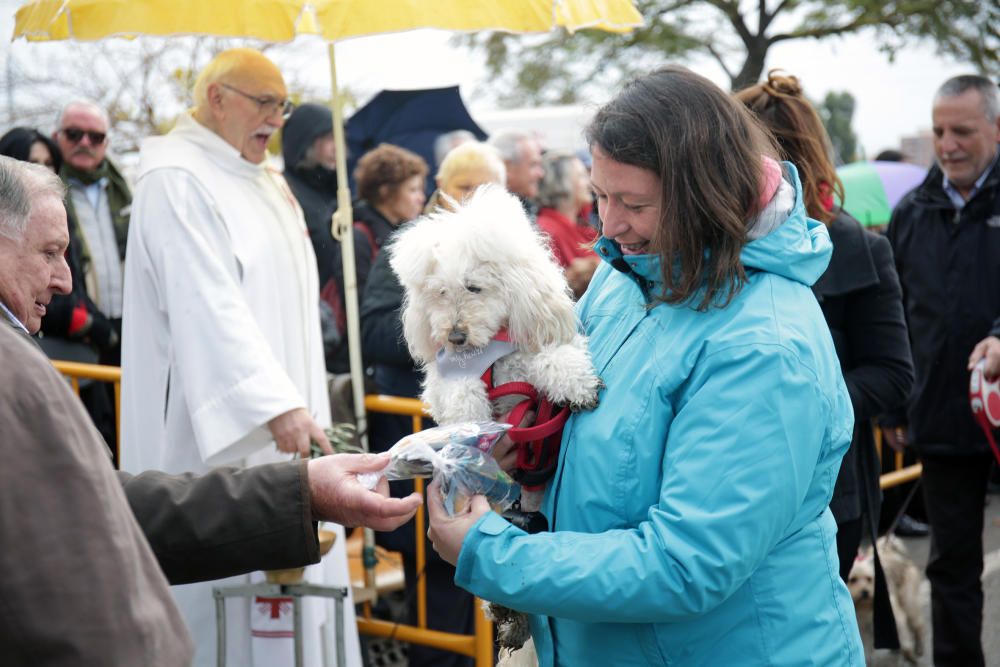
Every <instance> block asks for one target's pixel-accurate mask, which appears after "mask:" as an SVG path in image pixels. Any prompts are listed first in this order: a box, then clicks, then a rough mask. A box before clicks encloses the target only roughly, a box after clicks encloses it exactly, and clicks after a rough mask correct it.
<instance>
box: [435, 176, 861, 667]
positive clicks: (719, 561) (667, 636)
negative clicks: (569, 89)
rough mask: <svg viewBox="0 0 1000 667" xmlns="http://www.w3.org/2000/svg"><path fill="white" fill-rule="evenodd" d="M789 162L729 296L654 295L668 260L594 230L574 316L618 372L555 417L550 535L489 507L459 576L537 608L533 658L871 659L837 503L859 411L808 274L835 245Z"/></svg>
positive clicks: (605, 661)
mask: <svg viewBox="0 0 1000 667" xmlns="http://www.w3.org/2000/svg"><path fill="white" fill-rule="evenodd" d="M785 175H786V179H787V181H788V182H791V183H792V184H793V186H794V201H795V203H794V207H793V208H792V210H791V212H790V213H789V214H787V217H786V218H785V219H784V222H783V223H781V224H780V226H777V227H776V228H775V229H773V231H771V232H770V233H768V234H767V235H766V236H764V237H763V238H758V239H756V240H753V241H751V242H749V243H748V244H747V245H746V246H745V247H744V249H743V251H742V254H741V258H742V260H743V263H744V265H745V267H746V271H747V276H748V282H747V284H745V285H744V286H743V288H742V290H741V291H740V292H739V294H738V295H737V296H736V297H735V298H734V300H733V301H732V302H731V303H730V304H729V305H728V306H727V307H725V308H721V309H720V308H712V309H710V310H708V311H707V312H698V311H697V310H695V309H694V308H692V307H685V306H669V305H666V304H663V303H660V304H658V305H656V306H654V307H652V308H648V307H647V302H646V299H645V297H644V294H643V291H644V290H643V289H641V288H640V283H642V282H644V281H645V287H646V288H647V291H650V292H653V293H655V291H656V290H657V289H659V288H661V287H662V281H661V279H660V268H659V263H658V258H657V257H655V256H653V255H644V256H626V257H624V258H622V255H621V253H620V251H619V250H618V247H617V245H616V244H614V243H613V242H611V241H609V240H608V239H601V240H600V242H599V244H598V246H597V248H598V252H599V254H600V255H601V256H602V258H603V259H605V260H606V263H605V264H603V265H602V266H601V267H600V268H599V269H598V271H597V273H596V274H595V275H594V278H593V280H592V282H591V284H590V288H589V290H588V291H587V293H586V294H585V295H584V297H583V299H582V300H581V301H580V303H579V314H580V317H581V320H582V322H583V325H584V327H585V329H586V333H587V335H588V336H589V337H590V350H591V354H592V355H593V359H594V363H595V366H596V368H597V370H598V372H599V373H600V375H601V377H602V378H603V380H604V382H605V384H606V389H604V390H603V391H602V392H601V396H600V405H599V406H598V407H597V409H595V410H593V411H592V412H585V413H579V414H575V415H574V416H573V417H572V418H571V419H570V420H569V422H568V423H567V425H566V428H565V431H564V433H563V439H562V448H561V451H560V457H559V465H558V469H557V471H556V473H555V476H554V478H553V479H552V481H551V483H550V485H549V488H548V491H547V494H546V498H545V502H544V505H543V511H544V513H545V515H546V516H547V517H548V519H549V525H550V527H551V529H552V530H553V532H549V533H542V534H537V535H528V534H526V533H524V532H522V531H521V530H519V529H517V528H515V527H513V526H512V525H510V524H509V523H507V522H506V521H505V520H503V519H502V518H501V517H500V516H498V515H497V514H495V513H492V512H491V513H488V514H486V515H485V516H483V517H482V518H481V519H480V520H479V521H478V522H477V523H476V525H475V526H474V527H473V528H472V529H471V530H470V531H469V533H468V535H467V536H466V538H465V541H464V543H463V545H462V551H461V554H460V556H459V561H458V565H457V572H456V576H455V580H456V582H457V583H458V584H459V585H461V586H463V587H464V588H467V589H468V590H470V591H472V592H473V593H475V594H476V595H478V596H480V597H482V598H484V599H487V600H493V601H496V602H499V603H501V604H504V605H508V606H510V607H512V608H515V609H520V610H523V611H526V612H528V613H530V614H532V617H531V630H532V635H533V636H534V638H535V643H536V648H537V651H538V655H539V664H540V665H541V667H546V666H549V665H566V666H572V667H581V666H588V665H593V666H598V665H600V666H602V667H604V666H615V667H619V666H620V667H624V666H627V665H685V666H687V665H726V666H729V665H822V666H824V667H831V666H833V665H852V666H853V665H863V664H864V658H863V655H862V649H861V641H860V637H859V635H858V628H857V623H856V620H855V616H854V608H853V606H852V604H851V599H850V596H849V594H848V591H847V588H846V587H845V586H844V584H843V583H842V581H841V580H840V578H839V576H838V561H837V552H836V539H835V537H836V530H837V529H836V525H835V523H834V520H833V516H832V515H831V513H830V511H829V509H828V505H829V503H830V497H831V494H832V492H833V485H834V481H835V480H836V478H837V471H838V470H839V468H840V460H841V457H842V456H843V455H844V452H845V451H846V450H847V447H848V445H849V443H850V440H851V433H852V429H853V422H854V419H853V414H852V409H851V402H850V398H849V396H848V393H847V389H846V387H845V385H844V382H843V379H842V377H841V372H840V367H839V364H838V362H837V355H836V353H835V352H834V347H833V342H832V340H831V337H830V334H829V331H828V329H827V326H826V323H825V321H824V319H823V314H822V313H821V312H820V308H819V306H818V305H817V303H816V299H815V297H814V296H813V294H812V292H811V291H810V289H809V286H810V285H811V284H812V283H813V282H815V281H816V279H817V278H818V277H819V276H820V275H821V274H822V273H823V271H824V270H825V268H826V266H827V263H828V262H829V259H830V255H831V248H832V246H831V244H830V237H829V234H828V233H827V231H826V229H825V227H824V226H823V225H822V224H820V223H818V222H816V221H814V220H810V219H808V218H807V217H806V214H805V211H804V208H803V205H802V202H801V186H800V185H799V181H798V176H797V175H796V173H795V170H794V167H792V166H791V165H788V164H786V165H785ZM786 187H787V183H786ZM615 259H619V260H620V261H619V262H618V264H619V266H621V261H624V262H626V263H627V265H628V267H629V268H630V269H631V271H632V272H633V273H631V274H630V273H625V272H623V271H620V270H616V269H615V268H612V266H610V264H609V262H610V261H613V260H615ZM649 281H651V282H652V284H650V282H649Z"/></svg>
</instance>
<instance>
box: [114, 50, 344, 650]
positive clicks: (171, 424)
mask: <svg viewBox="0 0 1000 667" xmlns="http://www.w3.org/2000/svg"><path fill="white" fill-rule="evenodd" d="M194 102H195V107H194V109H192V110H191V111H190V112H188V113H185V114H182V115H181V116H180V118H179V119H178V120H177V124H176V125H175V126H174V129H173V130H171V131H170V133H169V134H167V135H166V136H163V137H154V138H150V139H147V140H146V141H145V142H144V144H143V146H142V152H141V155H140V162H139V170H138V175H137V178H136V190H135V201H134V203H133V206H132V223H131V231H130V234H129V254H128V258H127V261H126V263H125V303H124V309H125V320H124V322H125V328H124V331H123V347H122V442H123V443H125V445H124V447H123V448H122V468H123V469H125V470H127V471H133V472H138V471H141V470H146V469H149V468H156V469H159V470H163V471H165V472H170V473H179V472H182V471H188V470H190V471H194V472H204V471H207V470H208V469H209V468H210V467H211V466H214V465H219V464H227V465H239V466H245V465H253V464H258V463H267V462H273V461H279V460H283V459H288V458H289V457H290V456H291V454H293V453H298V454H302V455H305V456H308V455H309V451H310V441H315V442H317V443H320V445H321V446H322V447H323V448H324V449H329V443H328V441H327V438H326V435H325V434H324V431H323V427H326V426H329V424H330V405H329V397H328V394H327V389H326V369H325V367H324V362H323V343H322V337H321V335H320V323H319V305H318V304H319V278H318V274H317V269H316V258H315V255H314V253H313V250H312V245H311V242H310V239H309V234H308V232H307V229H306V225H305V221H304V220H303V215H302V209H301V208H300V207H299V205H298V203H297V202H296V200H295V197H294V195H293V194H292V192H291V190H289V188H288V185H287V184H286V183H285V180H284V179H283V178H282V176H281V173H280V172H279V171H277V170H276V169H274V168H273V167H272V166H270V165H269V164H268V162H267V157H268V152H267V150H268V143H269V141H270V140H271V138H272V136H273V135H274V133H275V132H277V131H278V130H279V129H281V127H282V126H283V125H284V122H285V118H286V117H287V114H288V113H289V111H290V106H291V105H290V104H289V102H288V91H287V89H286V87H285V82H284V79H283V78H282V76H281V72H280V71H279V70H278V68H277V67H276V66H275V65H274V63H272V62H271V61H270V60H268V59H267V58H266V57H265V56H264V55H263V54H261V53H260V52H258V51H255V50H253V49H232V50H229V51H224V52H223V53H221V54H219V55H218V56H216V58H215V59H214V60H213V61H212V62H211V63H209V64H208V66H207V67H206V68H205V69H204V70H203V71H202V72H201V74H200V75H199V76H198V79H197V81H196V82H195V87H194ZM306 576H307V578H308V579H310V580H311V581H322V582H325V583H329V584H333V585H345V584H347V582H348V574H347V559H346V552H345V550H344V536H343V532H341V533H340V538H339V539H338V540H337V541H336V543H335V546H334V549H333V551H332V552H331V554H330V555H328V556H327V560H326V561H325V562H324V563H322V564H320V565H319V566H315V567H314V568H310V571H308V572H307V575H306ZM245 582H246V579H245V577H244V578H240V579H239V581H235V580H234V581H229V583H245ZM216 585H217V584H216ZM211 587H212V586H211V585H210V584H193V585H189V586H185V587H183V588H181V589H175V591H174V592H175V597H176V599H177V602H178V606H179V607H180V609H181V612H182V614H183V615H184V618H185V620H186V621H187V623H188V627H190V628H191V630H192V633H193V635H194V639H195V645H196V655H195V662H194V664H195V665H214V664H215V661H216V646H215V610H214V603H213V599H212V593H211ZM230 604H244V605H248V603H247V602H242V603H239V602H232V603H230ZM262 607H266V605H252V606H249V605H248V606H246V607H245V608H244V609H243V610H242V612H241V614H239V615H232V613H231V616H232V618H244V619H246V618H249V619H250V620H251V623H250V626H249V627H248V626H246V625H243V626H241V627H234V626H233V625H232V624H231V625H230V630H231V631H230V633H229V639H228V641H227V650H228V654H229V663H230V664H240V665H277V666H281V665H285V664H288V665H291V664H292V658H293V654H292V642H291V640H290V638H288V637H287V636H281V635H282V633H283V632H285V631H290V630H291V627H292V625H291V622H292V619H291V618H290V614H286V615H283V616H281V618H280V619H278V620H277V621H272V620H271V619H270V618H269V615H270V613H269V609H270V608H269V607H267V609H266V611H268V613H263V612H261V611H260V609H261V608H262ZM353 609H354V606H353V604H352V603H351V602H350V601H348V603H347V604H346V605H345V619H344V620H345V625H344V627H345V628H354V627H355V623H354V614H353ZM231 611H232V610H231ZM261 615H262V616H263V618H261ZM322 616H323V613H322V611H321V609H317V608H313V610H312V611H311V612H310V611H307V615H306V616H305V617H304V626H303V627H304V640H305V641H304V643H305V645H306V646H307V647H309V646H311V647H312V648H311V649H309V651H307V660H306V663H307V664H309V665H317V664H319V659H320V651H319V649H318V647H319V646H320V640H319V636H320V635H319V628H320V624H321V623H322V622H323V618H322ZM286 622H287V628H286V627H284V625H282V624H285V623H286ZM275 623H277V624H278V626H280V627H276V626H275ZM251 629H253V631H254V632H255V633H256V634H254V635H253V640H252V641H251ZM234 632H235V633H236V634H234ZM276 635H277V636H276ZM347 646H348V654H349V656H350V657H351V659H350V660H349V661H348V663H349V664H352V665H359V664H360V650H359V644H358V641H357V635H356V634H349V635H348V640H347ZM313 649H315V650H313ZM310 654H311V655H312V657H311V658H309V657H308V656H309V655H310Z"/></svg>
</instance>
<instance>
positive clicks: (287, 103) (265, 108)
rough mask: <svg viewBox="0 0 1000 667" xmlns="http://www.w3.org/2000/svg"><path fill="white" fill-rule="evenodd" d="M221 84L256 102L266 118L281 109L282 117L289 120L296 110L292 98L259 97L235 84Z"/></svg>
mask: <svg viewBox="0 0 1000 667" xmlns="http://www.w3.org/2000/svg"><path fill="white" fill-rule="evenodd" d="M219 85H220V86H222V87H223V88H225V89H226V90H231V91H233V92H234V93H237V94H238V95H242V96H243V97H245V98H247V99H248V100H250V101H252V102H256V103H257V107H258V109H260V112H261V113H262V114H264V117H265V118H270V117H271V116H273V115H274V114H275V113H277V112H279V111H280V112H281V119H282V120H288V117H289V116H291V115H292V112H293V111H295V105H294V104H292V101H291V100H277V99H275V98H273V97H267V96H264V97H257V96H256V95H251V94H250V93H244V92H243V91H242V90H240V89H239V88H234V87H233V86H230V85H228V84H225V83H221V82H220V83H219Z"/></svg>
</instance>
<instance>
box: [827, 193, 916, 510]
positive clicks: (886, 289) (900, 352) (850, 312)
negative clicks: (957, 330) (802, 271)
mask: <svg viewBox="0 0 1000 667" xmlns="http://www.w3.org/2000/svg"><path fill="white" fill-rule="evenodd" d="M829 230H830V238H831V240H832V241H833V257H832V258H831V260H830V266H829V267H828V268H827V270H826V272H825V273H824V274H823V275H822V276H820V279H819V280H818V281H817V282H816V284H815V285H814V286H813V292H814V293H815V294H816V297H817V299H818V300H819V302H820V307H821V308H822V309H823V315H824V317H825V318H826V323H827V325H828V326H829V327H830V333H831V334H832V336H833V344H834V347H836V349H837V358H838V359H839V360H840V367H841V370H842V372H843V374H844V381H845V382H846V384H847V390H848V392H849V393H850V395H851V404H852V406H853V407H854V438H853V440H852V441H851V447H850V449H849V450H848V451H847V454H846V455H845V456H844V462H843V464H842V465H841V468H840V475H839V476H838V477H837V484H836V486H835V487H834V492H833V500H832V501H831V503H830V509H831V511H832V512H833V516H834V517H835V518H836V520H837V522H838V523H843V522H845V521H851V520H853V519H857V518H858V517H860V516H861V514H862V512H864V513H865V514H867V515H868V516H869V517H875V518H876V519H877V518H878V514H879V507H878V499H879V497H880V492H879V487H878V473H879V470H880V467H879V463H878V453H877V452H876V450H875V438H874V435H873V432H872V420H873V419H874V418H875V417H876V416H877V415H879V414H880V413H882V412H884V411H886V410H890V409H892V408H894V407H896V406H897V405H899V404H901V403H902V402H903V401H904V400H905V399H906V396H907V394H908V393H909V391H910V387H911V386H912V384H913V362H912V361H911V358H910V344H909V340H908V338H907V333H906V322H905V320H904V317H903V305H902V300H901V295H900V289H899V279H898V278H897V276H896V269H895V266H894V264H893V259H892V249H891V248H890V247H889V242H888V241H886V240H885V239H884V238H882V237H881V236H877V235H875V234H872V233H871V232H868V231H865V230H864V229H863V228H862V227H861V225H860V224H859V223H858V221H857V220H855V219H854V218H852V217H851V216H850V215H848V214H847V213H845V212H843V211H839V212H838V214H837V217H836V218H835V219H834V221H833V222H832V223H831V224H830V227H829ZM870 504H874V505H875V506H874V507H870V506H869V505H870Z"/></svg>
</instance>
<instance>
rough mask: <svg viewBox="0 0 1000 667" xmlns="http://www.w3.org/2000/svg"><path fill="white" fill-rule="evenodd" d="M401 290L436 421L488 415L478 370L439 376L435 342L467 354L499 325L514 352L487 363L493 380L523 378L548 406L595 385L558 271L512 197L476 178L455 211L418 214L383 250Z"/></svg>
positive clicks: (586, 398) (588, 398)
mask: <svg viewBox="0 0 1000 667" xmlns="http://www.w3.org/2000/svg"><path fill="white" fill-rule="evenodd" d="M390 252H391V259H390V263H391V265H392V268H393V270H394V271H395V272H396V275H398V276H399V280H400V283H401V284H402V286H403V289H404V291H405V299H404V302H403V315H402V318H403V335H404V337H405V338H406V342H407V345H408V346H409V349H410V354H411V355H412V356H413V358H414V360H416V361H417V363H419V364H420V365H421V367H422V368H423V369H424V371H425V373H426V379H425V381H424V392H423V396H422V398H423V400H424V401H425V402H426V403H427V404H428V405H429V407H430V412H431V415H432V416H433V417H434V420H435V421H437V422H438V423H439V424H448V423H453V422H459V421H486V420H490V419H495V418H497V417H499V416H501V415H502V414H503V413H504V412H505V411H506V409H509V407H510V404H509V403H508V404H504V405H491V404H490V402H489V400H488V399H487V397H486V387H485V385H484V384H483V383H482V381H481V380H480V379H479V378H478V377H463V378H443V377H442V376H441V375H440V374H439V373H438V370H437V368H436V365H435V364H434V360H435V355H436V354H437V352H438V350H441V349H445V348H447V349H449V350H450V351H451V352H453V353H455V354H459V355H462V354H467V355H474V354H476V351H477V350H479V349H481V348H483V347H484V346H485V345H486V344H487V343H489V341H490V340H491V339H492V338H493V337H494V336H495V335H496V334H497V332H498V331H500V330H501V329H504V328H505V329H506V330H507V333H508V335H509V336H510V339H511V341H512V342H513V343H515V344H516V345H517V351H515V352H514V353H512V354H510V355H507V356H506V357H504V358H502V359H501V360H499V361H498V362H497V363H496V364H495V365H494V370H493V373H494V381H495V383H496V384H500V383H503V382H510V381H523V382H529V383H531V384H532V385H534V387H535V388H536V389H537V390H538V391H539V393H541V394H544V395H545V396H547V397H548V398H549V400H551V401H552V402H553V403H554V404H556V405H568V406H569V407H570V408H571V409H573V410H589V409H592V408H594V407H595V406H596V405H597V393H598V390H599V389H600V387H601V383H600V380H599V379H598V377H597V374H596V373H595V371H594V367H593V363H592V362H591V360H590V353H589V352H588V351H587V345H586V339H585V337H584V336H583V335H582V334H580V333H579V332H578V331H577V320H576V316H575V314H574V312H573V300H572V298H571V297H570V292H569V289H568V287H567V285H566V280H565V278H564V277H563V273H562V270H561V269H560V268H559V266H558V265H557V264H556V263H555V261H554V260H553V259H552V255H551V252H550V251H549V247H548V244H547V243H546V240H545V238H544V237H542V235H541V234H540V233H538V232H537V231H535V229H534V228H533V227H532V225H531V222H530V221H529V220H528V217H527V215H525V212H524V209H523V208H522V206H521V203H520V202H519V201H518V199H517V198H516V197H514V196H513V195H511V194H509V193H507V192H506V191H505V190H503V189H502V188H499V187H495V186H484V187H482V188H480V189H479V190H477V191H476V193H475V194H474V195H473V196H472V197H471V198H470V199H469V200H468V202H467V203H466V204H465V205H464V206H459V207H458V209H457V210H456V211H455V212H450V211H441V212H438V213H434V214H431V215H429V216H426V217H424V218H421V219H420V220H418V221H417V222H415V223H413V224H412V225H411V226H410V227H409V228H408V229H405V230H403V231H401V232H400V233H399V237H398V238H397V240H396V241H395V242H394V243H393V244H392V247H391V248H390Z"/></svg>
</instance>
